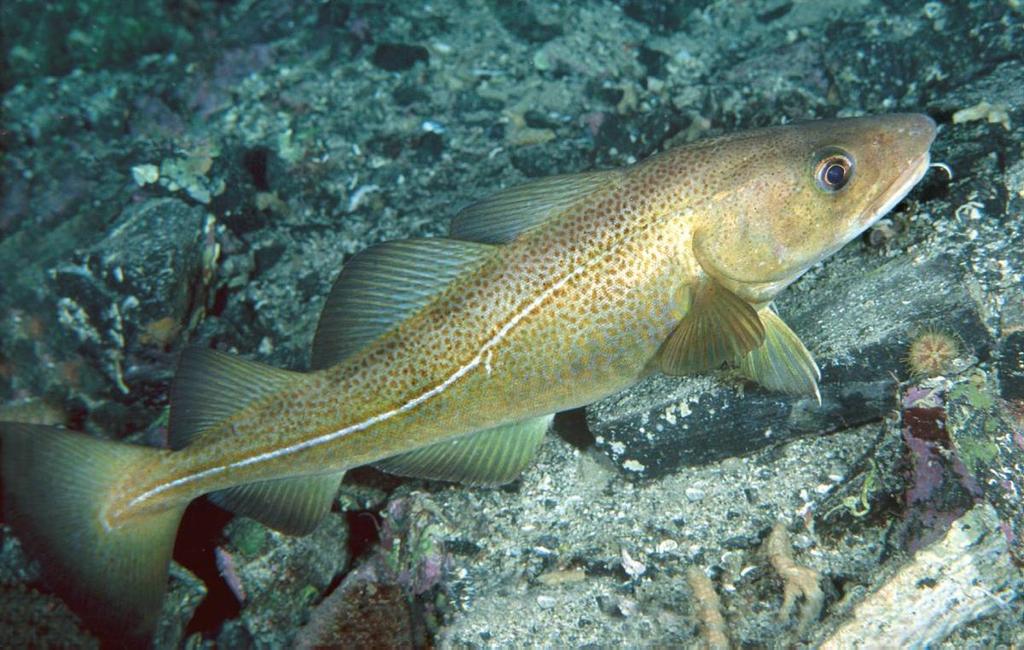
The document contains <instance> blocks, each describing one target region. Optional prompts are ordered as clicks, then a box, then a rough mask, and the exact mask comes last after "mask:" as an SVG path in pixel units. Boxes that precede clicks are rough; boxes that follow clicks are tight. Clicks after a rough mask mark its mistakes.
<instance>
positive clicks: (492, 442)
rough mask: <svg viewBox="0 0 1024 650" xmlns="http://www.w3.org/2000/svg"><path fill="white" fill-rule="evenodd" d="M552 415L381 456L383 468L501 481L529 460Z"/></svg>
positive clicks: (479, 482)
mask: <svg viewBox="0 0 1024 650" xmlns="http://www.w3.org/2000/svg"><path fill="white" fill-rule="evenodd" d="M554 417H555V416H554V415H542V416H540V417H536V418H530V419H529V420H523V421H521V422H512V423H510V424H503V425H501V426H498V427H494V428H493V429H485V430H483V431H478V432H476V433H473V434H470V435H468V436H465V437H463V438H457V439H455V440H449V441H446V442H439V443H435V444H433V445H429V446H427V447H423V448H422V449H417V450H415V451H410V452H406V453H404V454H399V455H398V456H392V457H391V458H385V459H384V460H381V461H377V462H376V463H374V465H375V466H376V467H378V468H380V469H382V470H384V471H385V472H390V473H392V474H399V475H401V476H414V477H416V478H426V479H432V480H436V481H458V482H460V483H466V484H468V485H502V484H504V483H508V482H509V481H512V480H514V479H515V478H516V477H517V476H519V474H520V472H522V471H523V469H524V468H525V467H526V466H527V465H528V464H529V463H530V460H531V459H532V458H533V455H534V452H536V451H537V448H538V447H539V446H540V443H541V441H542V440H544V434H545V433H546V432H547V430H548V426H549V425H550V424H551V420H552V419H553V418H554Z"/></svg>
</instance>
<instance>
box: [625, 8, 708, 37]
mask: <svg viewBox="0 0 1024 650" xmlns="http://www.w3.org/2000/svg"><path fill="white" fill-rule="evenodd" d="M708 4H709V3H708V0H682V1H680V2H666V1H665V0H628V1H627V2H626V4H625V6H624V7H623V9H622V10H623V11H624V12H625V13H626V15H627V16H629V17H630V18H632V19H633V20H636V21H639V22H642V23H645V24H646V25H648V26H650V27H651V28H652V29H654V31H656V32H660V33H662V34H667V33H671V32H674V31H676V30H678V29H679V28H680V27H682V26H683V25H684V24H685V22H686V17H687V16H689V15H690V12H692V11H701V10H702V9H704V7H706V6H707V5H708Z"/></svg>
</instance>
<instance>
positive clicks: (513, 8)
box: [493, 1, 562, 43]
mask: <svg viewBox="0 0 1024 650" xmlns="http://www.w3.org/2000/svg"><path fill="white" fill-rule="evenodd" d="M493 11H494V13H495V15H496V16H497V17H498V20H499V21H500V22H501V24H502V26H503V27H504V28H505V29H507V30H508V31H510V32H511V33H513V34H515V35H516V36H518V37H519V38H521V39H523V40H524V41H527V42H528V43H544V42H546V41H550V40H551V39H552V38H554V37H556V36H561V35H562V26H561V25H560V24H559V23H558V21H557V18H555V19H552V18H551V17H548V16H545V20H543V21H542V20H541V19H540V18H539V17H538V16H537V14H536V12H535V11H534V8H533V7H531V6H529V5H528V4H526V3H522V2H500V1H499V2H496V3H495V6H494V9H493Z"/></svg>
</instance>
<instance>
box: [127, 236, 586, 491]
mask: <svg viewBox="0 0 1024 650" xmlns="http://www.w3.org/2000/svg"><path fill="white" fill-rule="evenodd" d="M604 257H605V256H604V255H599V256H597V257H596V258H594V259H593V260H591V261H590V263H589V264H584V265H583V266H577V267H576V268H574V269H573V270H572V271H571V272H570V273H569V274H568V275H566V276H565V277H563V278H562V279H561V280H559V281H558V282H556V283H555V284H553V285H551V286H550V287H548V288H547V289H545V290H544V291H543V292H541V294H540V295H539V296H537V297H536V298H534V299H533V300H532V301H531V302H530V304H528V305H527V306H526V307H525V308H524V309H523V310H521V311H520V312H519V313H517V314H515V315H514V316H512V318H510V319H509V320H508V322H506V323H505V324H504V325H503V326H502V328H501V329H500V330H498V333H497V334H495V335H494V336H493V337H491V338H490V339H489V340H488V341H486V342H485V343H484V344H483V345H482V346H480V350H479V351H478V352H477V354H476V356H475V357H473V359H472V360H471V361H470V362H469V363H467V364H466V365H464V366H462V367H461V368H459V369H458V370H456V371H455V372H454V373H452V375H451V376H450V377H448V378H447V379H445V380H444V381H443V382H441V383H440V384H438V385H437V386H434V387H433V388H431V389H430V390H428V391H426V392H425V393H421V394H420V395H417V396H416V397H414V398H413V399H411V400H409V401H408V402H406V403H405V404H402V405H401V406H399V407H397V408H394V409H391V410H390V411H385V412H383V413H378V414H377V415H374V416H372V417H370V418H367V419H366V420H363V421H362V422H357V423H356V424H352V425H349V426H347V427H345V428H344V429H339V430H337V431H332V432H331V433H325V434H323V435H321V436H317V437H316V438H310V439H309V440H303V441H302V442H298V443H296V444H294V445H290V446H288V447H281V448H280V449H274V450H273V451H267V452H264V453H262V454H257V455H255V456H251V457H249V458H244V459H242V460H239V461H235V462H233V463H229V464H227V465H219V466H217V467H210V468H209V469H204V470H202V471H201V472H196V473H195V474H189V475H187V476H182V477H181V478H176V479H174V480H173V481H168V482H167V483H161V484H160V485H158V486H156V487H154V488H152V489H149V490H147V491H145V492H143V493H142V494H140V495H138V496H137V497H135V498H134V499H132V500H131V501H130V502H129V503H128V505H129V506H135V505H138V504H139V503H141V502H143V501H145V500H147V499H149V498H152V497H154V496H156V495H158V494H160V493H162V492H166V491H167V490H170V489H173V488H176V487H178V486H180V485H187V484H188V483H194V482H196V481H199V480H202V479H204V478H207V477H210V476H216V475H217V474H222V473H224V472H226V471H228V470H230V469H237V468H240V467H248V466H249V465H255V464H258V463H262V462H263V461H267V460H273V459H275V458H280V457H281V456H288V455H290V454H294V453H296V452H300V451H303V450H306V449H310V448H312V447H318V446H320V445H323V444H327V443H329V442H333V441H334V440H337V439H338V438H343V437H345V436H347V435H349V434H351V433H355V432H357V431H362V430H363V429H367V428H369V427H372V426H373V425H375V424H378V423H380V422H383V421H384V420H388V419H390V418H392V417H394V416H396V415H399V414H401V413H404V412H406V411H409V410H411V409H413V408H416V407H417V406H419V405H420V404H422V403H423V402H425V401H427V400H428V399H430V398H432V397H434V396H436V395H439V394H441V393H442V392H444V391H445V390H447V389H448V387H449V386H451V385H452V384H454V383H455V382H456V381H458V380H459V379H461V378H462V377H464V376H465V375H466V374H467V373H469V372H470V371H471V370H473V369H474V368H476V367H477V366H479V365H480V364H481V363H482V362H483V360H484V357H485V356H486V355H487V353H488V352H489V351H490V350H491V348H493V347H494V346H496V345H497V344H498V343H500V342H501V340H502V339H504V338H505V336H506V335H507V334H508V333H509V331H511V330H512V328H513V327H515V326H516V325H518V324H519V322H520V321H522V320H523V319H524V318H526V317H527V316H528V315H529V314H530V313H531V312H533V311H534V310H535V309H537V308H538V307H539V306H540V305H541V304H543V303H544V301H546V300H547V299H548V298H549V297H551V295H552V294H554V293H555V292H556V291H558V290H559V289H561V288H562V287H564V286H565V285H566V284H567V283H568V282H569V281H570V280H572V279H573V278H575V277H576V276H578V275H579V274H581V273H583V271H585V270H586V269H587V268H588V267H589V266H592V265H594V264H596V263H598V262H599V261H600V260H602V259H603V258H604Z"/></svg>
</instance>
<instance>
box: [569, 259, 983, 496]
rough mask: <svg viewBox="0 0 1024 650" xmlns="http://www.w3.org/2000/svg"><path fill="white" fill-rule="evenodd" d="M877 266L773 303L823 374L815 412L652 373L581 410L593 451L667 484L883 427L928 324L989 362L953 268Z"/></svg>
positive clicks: (741, 389)
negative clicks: (729, 462) (812, 439)
mask: <svg viewBox="0 0 1024 650" xmlns="http://www.w3.org/2000/svg"><path fill="white" fill-rule="evenodd" d="M872 262H873V265H872V267H870V268H868V269H867V270H864V269H863V266H862V265H858V266H859V268H855V267H854V265H853V264H852V263H851V262H849V261H844V262H843V263H840V264H836V265H830V266H828V267H827V269H826V271H825V272H823V273H820V274H819V276H820V277H817V278H805V279H803V280H801V281H800V288H803V289H805V291H803V292H802V293H799V294H797V295H796V296H793V297H789V296H786V297H784V298H783V299H782V300H780V307H779V313H780V314H781V315H782V317H783V319H785V320H786V321H787V322H788V323H789V324H790V326H791V327H792V328H793V329H794V331H796V332H797V333H798V334H800V336H801V338H802V339H803V340H804V342H805V344H807V345H808V347H809V348H810V349H811V350H812V352H813V353H814V354H815V356H816V357H817V361H818V364H819V366H820V367H821V372H822V380H821V385H820V389H821V398H822V403H821V405H820V406H818V405H817V404H815V402H814V400H813V399H812V398H808V397H804V398H794V397H788V396H785V395H779V394H774V393H769V392H767V391H765V390H764V389H761V388H760V387H757V386H753V385H751V384H749V383H748V384H746V385H742V386H737V382H736V381H728V377H724V378H723V377H719V379H720V381H714V380H713V379H712V378H711V377H686V378H670V377H665V376H661V375H656V376H653V377H650V378H648V379H647V380H645V381H644V382H642V383H640V384H639V385H637V386H636V387H634V388H632V389H630V390H628V391H625V392H623V393H620V394H618V395H614V396H612V397H609V398H607V399H605V400H602V401H600V402H597V403H595V404H592V405H591V406H589V407H587V424H588V425H589V427H590V430H591V432H592V433H593V435H594V436H595V438H596V439H597V442H598V447H600V448H601V449H603V450H605V451H606V452H607V453H608V454H609V455H610V456H611V457H612V459H613V460H614V461H615V462H616V463H617V464H618V465H619V466H620V467H622V468H623V469H624V470H625V471H626V474H627V475H629V476H635V477H644V478H651V477H658V476H663V475H665V474H667V473H669V472H672V471H674V470H675V469H677V468H678V467H680V466H683V465H697V464H702V463H707V462H710V461H715V460H721V459H723V458H728V457H730V456H739V455H743V454H748V453H750V452H752V451H755V450H758V449H761V448H764V447H767V446H770V445H775V444H780V443H783V442H786V441H788V440H791V439H793V438H795V437H798V436H806V435H818V434H825V433H831V432H834V431H838V430H841V429H845V428H848V427H851V426H857V425H860V424H865V423H868V422H873V421H877V420H879V419H881V418H882V417H883V416H885V415H886V414H887V413H889V412H890V411H891V410H892V409H893V408H894V406H895V401H894V394H895V390H896V381H897V379H898V378H899V377H906V376H907V375H908V370H907V368H906V364H905V361H904V358H905V356H906V349H907V344H908V342H909V340H910V339H911V338H912V337H913V335H914V334H915V333H916V332H918V331H920V330H922V329H924V328H927V327H929V326H931V327H938V326H947V325H953V326H955V328H956V332H957V335H958V336H959V337H960V338H961V339H962V340H963V342H964V343H966V344H967V346H968V347H969V348H970V351H971V353H972V354H973V355H974V356H981V357H985V356H987V355H988V353H989V351H990V350H991V346H992V341H991V337H990V336H989V334H988V331H987V330H986V328H985V327H984V325H983V323H982V320H981V317H980V315H979V314H978V308H977V306H976V305H975V304H974V302H973V300H972V299H971V297H970V294H969V291H968V288H967V287H966V286H965V285H964V284H963V282H962V281H961V280H960V273H959V272H958V271H956V270H955V269H954V268H952V267H951V266H950V265H949V264H948V263H946V262H944V261H942V260H938V259H933V260H929V261H926V262H923V263H916V262H915V261H914V260H913V259H910V258H908V257H897V258H895V259H892V260H888V261H882V260H873V261H872ZM722 379H725V381H722Z"/></svg>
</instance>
